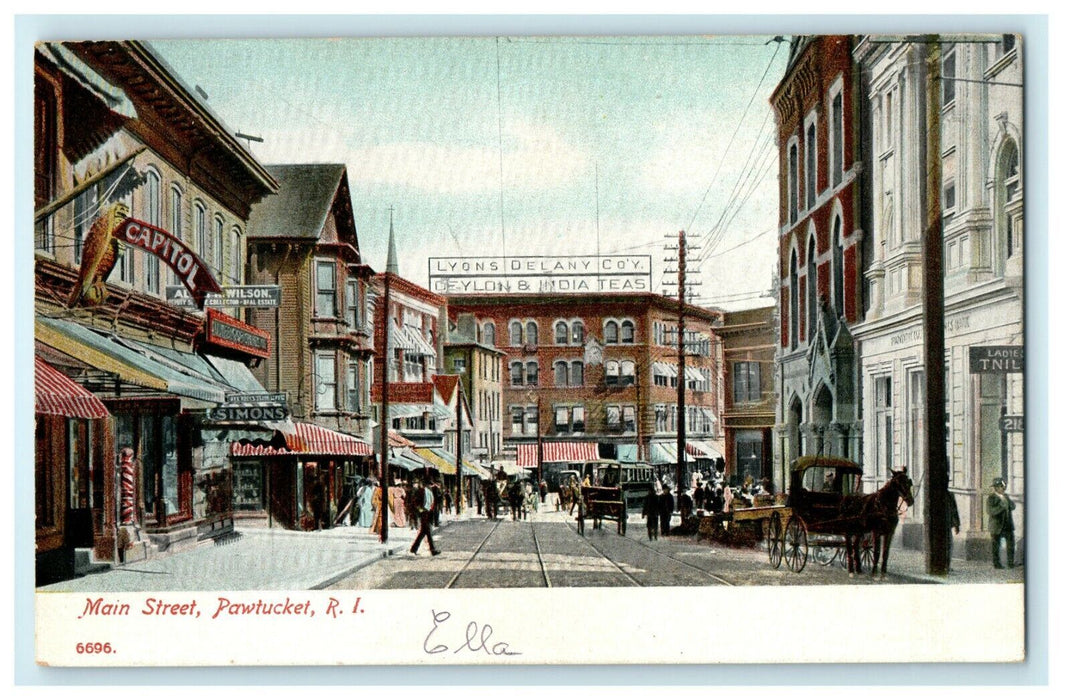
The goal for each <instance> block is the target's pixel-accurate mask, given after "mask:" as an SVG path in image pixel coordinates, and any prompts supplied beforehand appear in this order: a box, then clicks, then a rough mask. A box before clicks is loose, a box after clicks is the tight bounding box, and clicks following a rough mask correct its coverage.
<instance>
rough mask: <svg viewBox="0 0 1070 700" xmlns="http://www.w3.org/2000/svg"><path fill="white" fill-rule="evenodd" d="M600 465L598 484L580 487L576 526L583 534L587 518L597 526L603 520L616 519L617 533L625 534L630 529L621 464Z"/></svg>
mask: <svg viewBox="0 0 1070 700" xmlns="http://www.w3.org/2000/svg"><path fill="white" fill-rule="evenodd" d="M600 467H601V470H600V472H599V474H598V477H597V478H596V482H597V485H595V486H582V487H580V498H579V502H578V503H577V505H578V506H579V514H578V515H577V516H576V527H577V529H578V530H579V532H580V534H581V535H582V534H583V527H584V526H583V522H584V520H585V519H586V518H590V519H591V520H592V521H593V522H594V527H595V528H600V527H602V521H603V520H615V521H616V522H617V534H619V535H623V534H625V533H626V532H627V531H628V505H627V501H626V500H625V492H624V488H622V481H621V466H620V465H619V464H615V463H614V464H604V465H600Z"/></svg>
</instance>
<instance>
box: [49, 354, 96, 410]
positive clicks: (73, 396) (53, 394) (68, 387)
mask: <svg viewBox="0 0 1070 700" xmlns="http://www.w3.org/2000/svg"><path fill="white" fill-rule="evenodd" d="M33 360H34V394H35V406H34V410H35V411H36V412H37V413H46V414H49V415H53V416H66V417H68V418H104V417H106V416H107V415H108V409H107V408H105V407H104V404H103V403H101V401H100V399H98V398H97V397H96V396H93V395H92V394H90V393H89V392H88V391H86V390H85V389H83V388H82V387H81V386H79V385H78V384H77V383H76V382H75V381H74V380H72V379H71V378H69V377H68V376H67V375H65V374H63V373H62V372H60V371H59V370H57V369H56V368H54V367H53V366H52V365H50V364H48V363H47V362H45V361H44V360H42V359H41V358H39V357H34V358H33Z"/></svg>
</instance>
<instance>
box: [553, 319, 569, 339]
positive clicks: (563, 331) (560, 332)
mask: <svg viewBox="0 0 1070 700" xmlns="http://www.w3.org/2000/svg"><path fill="white" fill-rule="evenodd" d="M554 343H556V344H558V345H568V324H567V323H565V322H564V321H558V322H557V323H555V324H554Z"/></svg>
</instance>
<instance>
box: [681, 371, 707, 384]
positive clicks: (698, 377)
mask: <svg viewBox="0 0 1070 700" xmlns="http://www.w3.org/2000/svg"><path fill="white" fill-rule="evenodd" d="M684 373H685V374H686V375H687V379H688V381H693V382H704V381H706V378H705V377H703V376H702V372H700V371H698V370H697V369H695V368H694V367H684Z"/></svg>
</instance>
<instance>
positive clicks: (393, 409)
mask: <svg viewBox="0 0 1070 700" xmlns="http://www.w3.org/2000/svg"><path fill="white" fill-rule="evenodd" d="M387 409H388V410H387V412H388V413H389V414H390V417H391V418H414V417H416V416H422V415H424V414H425V413H430V414H433V415H434V414H435V408H434V406H432V405H431V404H429V403H392V404H390V405H389V406H388V407H387Z"/></svg>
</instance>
